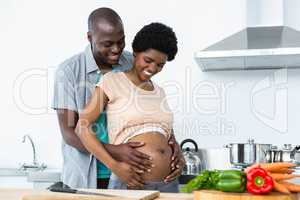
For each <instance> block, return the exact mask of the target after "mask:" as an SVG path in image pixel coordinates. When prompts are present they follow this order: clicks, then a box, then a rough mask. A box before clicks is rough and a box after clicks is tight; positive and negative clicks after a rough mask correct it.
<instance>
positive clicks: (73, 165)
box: [53, 8, 184, 188]
mask: <svg viewBox="0 0 300 200" xmlns="http://www.w3.org/2000/svg"><path fill="white" fill-rule="evenodd" d="M87 37H88V40H89V43H90V45H88V46H87V47H86V49H85V51H84V52H82V53H80V54H78V55H75V56H73V57H71V58H70V59H68V60H66V61H65V62H63V63H62V64H61V65H60V66H59V67H58V69H57V71H56V76H55V85H54V101H53V108H54V109H56V110H57V116H58V121H59V126H60V130H61V133H62V136H63V143H62V152H63V160H64V165H63V170H62V181H63V182H64V183H66V184H68V185H70V186H71V187H76V188H107V185H108V181H109V176H110V171H109V170H108V169H107V168H106V167H105V166H104V165H103V164H102V163H100V162H99V161H97V160H96V159H95V157H94V156H92V155H90V154H89V152H88V151H87V150H86V148H85V147H84V145H83V144H82V143H81V141H80V139H79V138H78V136H77V135H76V133H75V132H74V130H75V127H76V124H77V121H78V113H80V111H82V110H83V108H84V107H85V105H86V104H87V103H88V101H89V100H90V98H91V95H92V92H93V90H94V87H95V84H96V83H97V82H98V81H99V79H100V78H101V76H103V74H105V73H106V72H108V71H111V70H116V71H118V70H122V71H125V70H128V69H130V68H131V66H132V55H131V54H130V53H128V52H125V51H124V52H123V49H124V47H125V35H124V29H123V23H122V21H121V18H120V17H119V15H118V14H117V13H116V12H115V11H113V10H112V9H109V8H99V9H96V10H94V11H93V12H92V13H91V14H90V16H89V18H88V32H87ZM94 128H95V132H96V134H97V138H98V139H99V140H101V142H102V143H104V146H105V149H106V150H107V152H108V153H110V154H111V156H113V157H114V158H115V159H116V160H119V161H123V162H126V163H128V164H130V165H132V166H134V167H136V168H138V169H140V170H143V171H146V170H148V169H150V168H151V165H152V164H151V158H150V157H149V156H148V155H146V154H143V153H141V152H139V151H137V150H136V149H135V148H137V147H140V146H143V145H144V144H142V143H136V142H131V143H127V144H121V145H110V144H107V142H108V136H107V129H106V115H105V114H103V115H101V116H100V118H99V119H98V121H97V123H95V126H94ZM170 145H171V146H172V147H173V150H174V151H173V152H174V153H173V155H174V156H173V158H172V159H173V163H172V169H173V172H172V173H171V174H170V175H169V176H168V177H166V179H165V181H171V180H173V179H175V178H176V177H178V176H179V175H180V173H181V170H182V167H183V164H184V160H183V159H182V155H181V152H180V149H179V145H178V144H177V142H176V141H175V138H171V140H170Z"/></svg>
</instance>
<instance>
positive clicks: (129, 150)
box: [105, 142, 153, 172]
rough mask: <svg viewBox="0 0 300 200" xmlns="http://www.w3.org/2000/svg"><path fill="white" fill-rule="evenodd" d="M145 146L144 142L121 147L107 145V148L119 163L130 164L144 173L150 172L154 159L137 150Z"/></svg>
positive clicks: (126, 144)
mask: <svg viewBox="0 0 300 200" xmlns="http://www.w3.org/2000/svg"><path fill="white" fill-rule="evenodd" d="M144 145H145V143H143V142H128V143H125V144H119V145H111V144H106V145H105V148H106V150H107V151H108V152H109V153H110V154H111V155H112V157H113V158H114V159H116V160H117V161H120V162H125V163H127V164H130V165H131V166H133V167H135V168H136V169H138V170H141V171H142V172H149V171H151V168H152V167H153V165H152V161H151V160H152V158H151V157H150V156H148V155H147V154H144V153H142V152H139V151H138V150H136V149H135V148H137V147H141V146H144Z"/></svg>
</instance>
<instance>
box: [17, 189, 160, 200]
mask: <svg viewBox="0 0 300 200" xmlns="http://www.w3.org/2000/svg"><path fill="white" fill-rule="evenodd" d="M84 191H90V192H98V193H102V194H110V195H115V196H116V197H107V196H98V195H81V194H67V193H59V192H49V191H41V192H38V193H33V194H27V195H24V196H23V198H22V200H107V199H111V200H123V199H124V200H152V199H155V198H157V197H159V194H160V193H159V191H151V190H94V189H88V190H84Z"/></svg>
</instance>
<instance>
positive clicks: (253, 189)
mask: <svg viewBox="0 0 300 200" xmlns="http://www.w3.org/2000/svg"><path fill="white" fill-rule="evenodd" d="M273 187H274V181H273V179H272V177H271V176H269V175H268V172H267V171H266V170H264V169H262V168H260V167H255V168H253V169H251V170H250V171H249V172H248V173H247V190H248V192H250V193H252V194H267V193H269V192H271V191H272V189H273Z"/></svg>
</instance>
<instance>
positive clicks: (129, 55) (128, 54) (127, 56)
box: [122, 50, 133, 60]
mask: <svg viewBox="0 0 300 200" xmlns="http://www.w3.org/2000/svg"><path fill="white" fill-rule="evenodd" d="M122 56H124V57H125V58H126V59H130V60H133V55H132V53H131V52H130V51H126V50H124V51H123V52H122Z"/></svg>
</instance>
